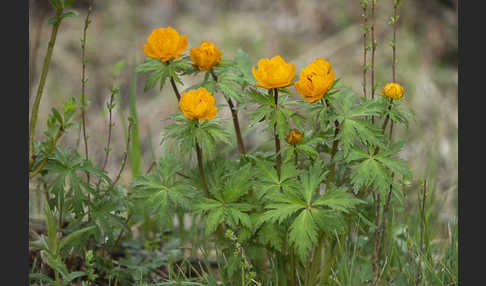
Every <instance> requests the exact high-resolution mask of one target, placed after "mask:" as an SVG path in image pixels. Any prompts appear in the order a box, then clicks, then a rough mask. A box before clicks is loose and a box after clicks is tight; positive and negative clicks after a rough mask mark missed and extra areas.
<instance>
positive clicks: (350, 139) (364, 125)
mask: <svg viewBox="0 0 486 286" xmlns="http://www.w3.org/2000/svg"><path fill="white" fill-rule="evenodd" d="M336 138H337V139H339V140H340V143H341V144H342V146H343V147H344V148H345V149H347V150H349V149H350V148H351V147H353V146H354V140H358V141H360V142H361V143H363V144H367V145H373V146H383V142H382V138H383V135H382V134H381V129H380V128H379V127H378V126H376V125H373V124H371V123H370V122H369V121H367V120H364V119H349V118H347V119H345V120H344V121H343V122H342V124H341V126H340V131H339V133H338V135H337V137H336Z"/></svg>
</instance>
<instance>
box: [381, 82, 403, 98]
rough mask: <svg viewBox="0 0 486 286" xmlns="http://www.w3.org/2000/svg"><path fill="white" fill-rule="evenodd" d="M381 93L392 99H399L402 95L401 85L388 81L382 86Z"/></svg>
mask: <svg viewBox="0 0 486 286" xmlns="http://www.w3.org/2000/svg"><path fill="white" fill-rule="evenodd" d="M381 93H382V94H383V95H384V96H386V97H390V98H393V99H400V98H401V97H402V96H403V86H401V85H399V84H398V83H394V82H389V83H387V84H385V86H383V88H382V89H381Z"/></svg>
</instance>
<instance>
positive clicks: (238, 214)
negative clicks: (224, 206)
mask: <svg viewBox="0 0 486 286" xmlns="http://www.w3.org/2000/svg"><path fill="white" fill-rule="evenodd" d="M228 212H229V215H230V217H231V218H232V219H233V221H234V222H235V225H234V227H236V226H237V225H238V224H240V225H243V226H245V227H247V228H250V229H251V227H252V223H251V219H250V216H249V215H248V214H246V213H244V212H242V211H240V210H239V209H237V208H228Z"/></svg>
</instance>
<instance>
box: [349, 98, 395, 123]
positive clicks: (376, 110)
mask: <svg viewBox="0 0 486 286" xmlns="http://www.w3.org/2000/svg"><path fill="white" fill-rule="evenodd" d="M386 108H387V106H386V105H385V104H384V103H383V102H382V101H379V100H374V99H365V100H364V101H363V102H362V103H360V104H359V105H356V106H353V108H352V109H351V110H350V111H349V113H348V114H347V116H348V117H353V118H356V117H363V116H379V115H381V114H382V113H383V112H385V110H386Z"/></svg>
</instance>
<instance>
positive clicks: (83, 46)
mask: <svg viewBox="0 0 486 286" xmlns="http://www.w3.org/2000/svg"><path fill="white" fill-rule="evenodd" d="M93 1H94V0H91V1H90V2H89V6H88V13H87V14H86V19H85V20H84V29H83V38H82V40H81V55H82V56H81V61H82V63H83V70H82V76H81V118H82V125H83V140H84V154H85V160H86V161H88V159H89V155H88V135H87V133H86V112H85V107H86V105H87V104H86V102H87V100H86V82H87V81H88V79H87V78H86V68H87V65H86V64H87V62H88V61H87V59H86V31H87V30H88V26H89V23H90V20H89V16H90V14H91V10H92V9H93ZM86 177H87V180H88V184H89V172H88V171H86Z"/></svg>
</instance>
